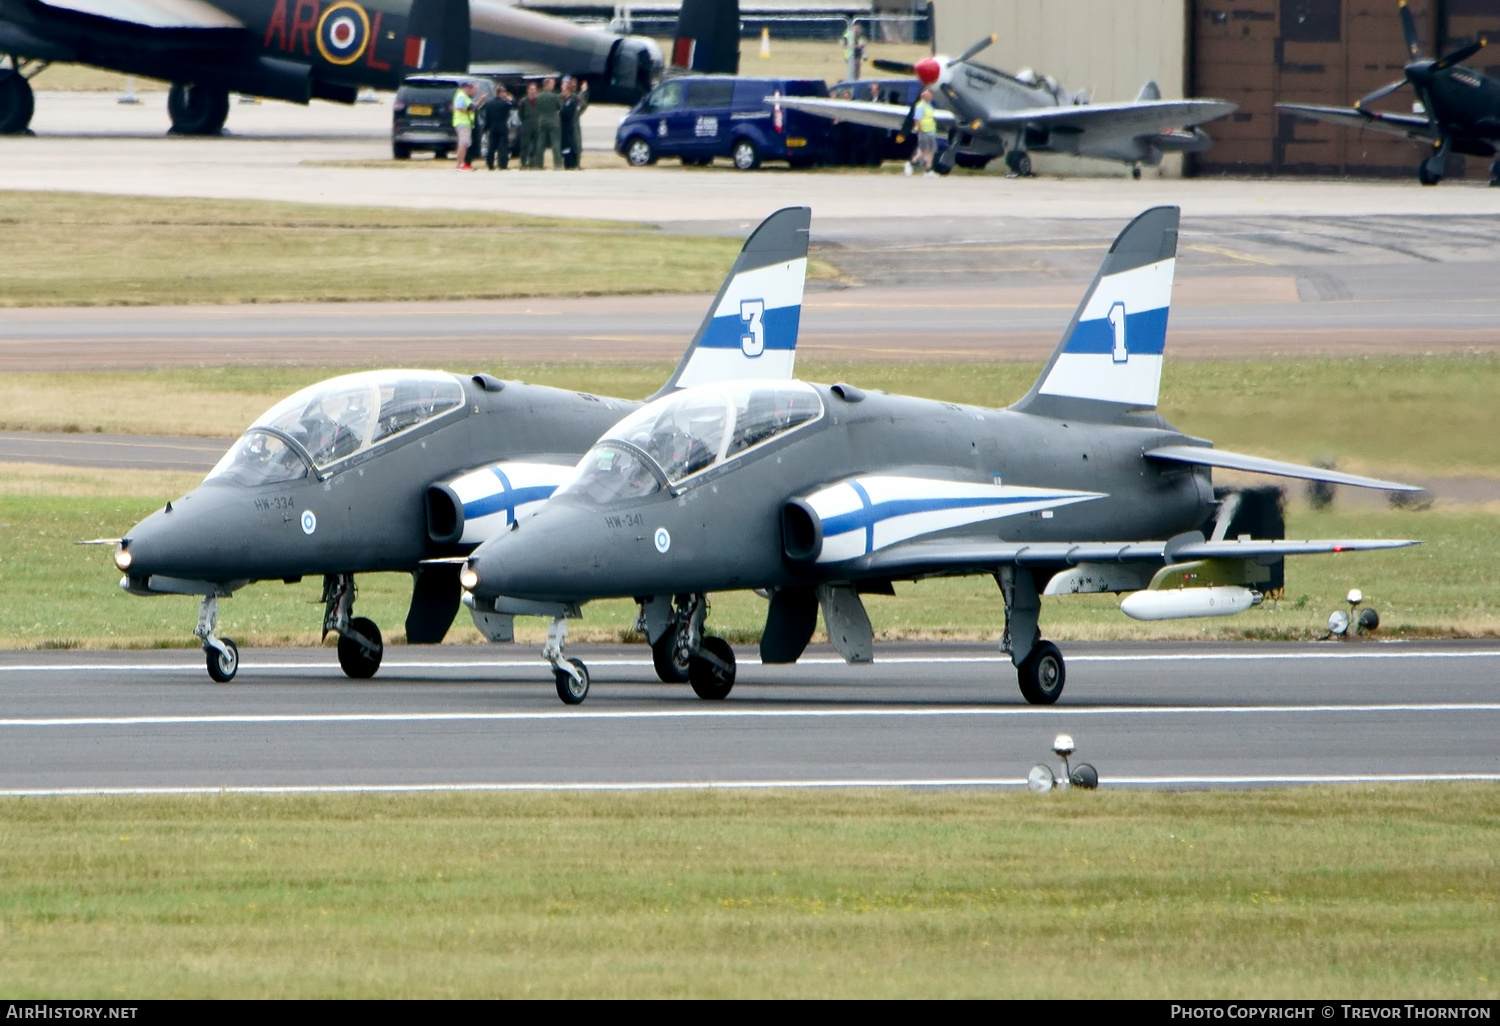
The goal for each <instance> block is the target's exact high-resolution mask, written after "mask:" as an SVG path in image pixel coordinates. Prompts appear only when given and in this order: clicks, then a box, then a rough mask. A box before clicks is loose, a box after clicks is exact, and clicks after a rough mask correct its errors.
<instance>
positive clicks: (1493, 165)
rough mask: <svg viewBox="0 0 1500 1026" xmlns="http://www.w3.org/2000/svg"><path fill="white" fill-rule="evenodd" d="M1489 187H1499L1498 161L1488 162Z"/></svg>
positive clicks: (1499, 170) (1499, 168)
mask: <svg viewBox="0 0 1500 1026" xmlns="http://www.w3.org/2000/svg"><path fill="white" fill-rule="evenodd" d="M1490 185H1492V186H1500V159H1496V160H1493V161H1491V162H1490Z"/></svg>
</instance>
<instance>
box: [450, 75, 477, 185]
mask: <svg viewBox="0 0 1500 1026" xmlns="http://www.w3.org/2000/svg"><path fill="white" fill-rule="evenodd" d="M453 132H454V134H455V135H457V136H458V165H457V167H456V168H455V170H457V171H472V170H474V169H473V168H472V167H470V166H469V147H470V146H471V145H472V144H473V142H474V83H473V82H464V83H463V84H461V85H460V86H459V87H458V88H457V89H455V90H454V91H453Z"/></svg>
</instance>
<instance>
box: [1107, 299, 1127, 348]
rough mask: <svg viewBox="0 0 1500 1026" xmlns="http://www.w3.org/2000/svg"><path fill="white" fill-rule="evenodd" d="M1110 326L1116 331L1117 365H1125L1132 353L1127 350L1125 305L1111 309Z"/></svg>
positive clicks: (1117, 305)
mask: <svg viewBox="0 0 1500 1026" xmlns="http://www.w3.org/2000/svg"><path fill="white" fill-rule="evenodd" d="M1109 324H1110V327H1112V328H1114V329H1115V348H1114V352H1113V354H1112V355H1113V356H1114V358H1115V363H1124V362H1125V361H1126V360H1128V359H1130V351H1129V350H1128V349H1126V348H1125V304H1124V303H1116V304H1115V305H1114V306H1112V307H1110V308H1109Z"/></svg>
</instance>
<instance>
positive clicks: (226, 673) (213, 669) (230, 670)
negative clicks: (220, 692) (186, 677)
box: [203, 638, 240, 684]
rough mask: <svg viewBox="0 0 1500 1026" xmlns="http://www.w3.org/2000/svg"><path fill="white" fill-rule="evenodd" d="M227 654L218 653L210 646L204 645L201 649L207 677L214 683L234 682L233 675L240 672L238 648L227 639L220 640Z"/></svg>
mask: <svg viewBox="0 0 1500 1026" xmlns="http://www.w3.org/2000/svg"><path fill="white" fill-rule="evenodd" d="M219 641H220V642H221V643H223V645H224V647H225V648H226V649H228V650H229V651H228V652H220V651H219V650H218V649H216V648H213V647H212V646H209V645H205V646H204V648H203V656H204V660H205V661H206V662H207V663H208V675H209V676H210V677H212V678H213V679H214V681H215V682H216V683H219V684H228V683H229V682H230V681H232V680H234V675H235V674H236V673H239V672H240V650H239V646H238V645H236V644H235V643H234V642H232V641H230V640H229V639H228V638H220V639H219Z"/></svg>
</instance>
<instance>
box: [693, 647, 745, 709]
mask: <svg viewBox="0 0 1500 1026" xmlns="http://www.w3.org/2000/svg"><path fill="white" fill-rule="evenodd" d="M703 647H704V648H705V649H706V650H708V651H709V652H711V653H712V654H713V655H714V656H716V657H717V658H718V659H720V660H721V661H722V662H724V663H725V664H726V665H728V667H729V669H727V670H721V669H719V668H718V667H717V666H715V665H714V664H713V663H711V662H709V661H708V660H707V659H700V658H699V657H698V656H694V657H693V658H692V661H691V662H690V663H688V680H689V682H690V683H691V684H692V685H693V693H694V694H696V695H697V696H698V697H699V698H704V699H707V700H708V701H711V702H716V701H719V700H720V699H724V698H728V697H729V692H730V691H731V690H732V689H733V688H734V649H732V648H730V647H729V642H727V641H725V640H724V639H723V638H704V639H703Z"/></svg>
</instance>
